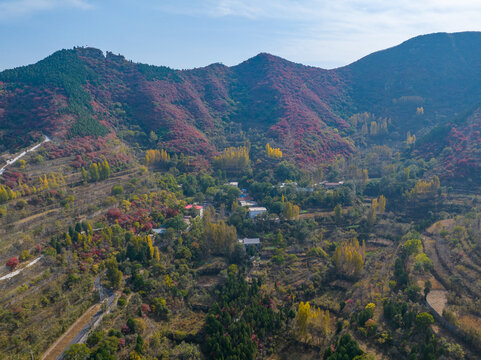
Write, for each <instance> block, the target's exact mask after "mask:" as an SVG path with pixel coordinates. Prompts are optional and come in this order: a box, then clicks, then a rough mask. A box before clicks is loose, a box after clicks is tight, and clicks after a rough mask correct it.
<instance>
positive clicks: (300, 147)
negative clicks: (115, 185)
mask: <svg viewBox="0 0 481 360" xmlns="http://www.w3.org/2000/svg"><path fill="white" fill-rule="evenodd" d="M480 45H481V33H474V32H468V33H456V34H445V33H439V34H431V35H425V36H419V37H416V38H413V39H411V40H408V41H406V42H404V43H402V44H401V45H399V46H396V47H393V48H390V49H387V50H383V51H380V52H377V53H374V54H371V55H369V56H367V57H365V58H363V59H360V60H359V61H357V62H355V63H353V64H351V65H348V66H346V67H343V68H339V69H334V70H324V69H320V68H315V67H309V66H303V65H301V64H295V63H292V62H289V61H287V60H284V59H281V58H278V57H275V56H272V55H269V54H259V55H257V56H256V57H254V58H252V59H249V60H247V61H245V62H243V63H241V64H239V65H237V66H233V67H227V66H224V65H222V64H213V65H210V66H207V67H204V68H198V69H193V70H183V71H179V70H173V69H170V68H167V67H157V66H151V65H145V64H136V63H133V62H131V61H128V60H126V59H125V58H124V57H123V56H120V55H114V54H112V53H107V54H105V55H104V54H103V53H102V52H101V51H100V50H97V49H92V48H75V49H72V50H61V51H58V52H56V53H54V54H53V55H51V56H49V57H48V58H46V59H44V60H42V61H40V62H38V63H37V64H34V65H30V66H26V67H21V68H16V69H13V70H7V71H4V72H2V73H0V151H4V150H6V149H9V150H12V149H15V148H17V147H20V146H24V145H25V143H28V142H31V141H33V140H35V138H38V137H39V136H40V134H41V133H46V134H48V135H52V136H54V137H58V138H70V137H75V136H87V135H90V136H103V135H105V134H106V133H108V132H115V133H117V134H118V135H122V136H124V138H125V136H127V137H129V136H130V140H131V141H133V142H134V143H138V144H140V145H141V146H143V147H153V146H159V147H163V148H166V149H167V150H169V151H176V152H183V153H186V154H200V155H202V156H206V157H211V156H212V155H214V154H215V153H217V152H218V151H219V150H222V148H224V147H226V146H228V145H230V144H231V143H232V140H233V139H234V140H237V142H238V143H242V142H244V141H246V140H247V139H250V140H251V141H252V140H253V139H254V138H255V139H256V140H254V141H257V142H259V143H258V144H257V145H258V146H264V145H265V143H266V142H268V141H270V142H272V143H274V144H275V146H278V147H280V148H281V150H283V151H284V153H285V155H286V157H287V158H288V159H291V160H296V161H297V162H299V163H300V164H303V165H304V166H307V167H309V166H314V165H316V164H318V163H319V162H322V161H329V160H331V159H333V158H334V157H335V156H337V155H344V156H349V155H350V154H352V153H353V152H354V151H355V149H354V146H353V140H351V137H352V139H356V136H353V135H356V134H357V133H358V132H361V125H360V124H357V127H356V126H353V124H352V123H349V121H348V120H349V117H350V116H351V115H353V114H356V113H361V112H367V113H370V114H372V115H370V117H367V118H366V119H389V125H385V124H382V125H383V126H384V128H383V129H384V130H383V132H381V133H378V134H377V135H378V136H377V139H376V141H377V143H380V142H381V143H382V142H384V141H388V140H389V141H394V142H399V141H404V140H405V138H406V134H407V132H410V133H417V134H418V139H419V138H420V137H421V136H422V135H424V134H426V133H428V132H429V130H430V129H431V128H433V127H435V126H438V125H443V124H448V123H449V121H450V119H452V118H453V117H455V116H456V114H459V113H462V112H463V111H465V110H466V109H467V108H470V107H471V106H472V105H473V104H475V103H477V102H478V101H479V98H480V94H481V82H480V80H479V79H480V78H481V77H480V75H481V46H480ZM366 121H367V120H366ZM369 121H370V120H369ZM382 121H384V122H385V123H386V122H387V120H382ZM367 125H369V124H367ZM233 129H234V130H233ZM364 131H365V130H364ZM126 134H127V135H126ZM253 134H255V136H254V135H253ZM236 135H237V138H236ZM379 135H382V136H379ZM259 139H260V140H259Z"/></svg>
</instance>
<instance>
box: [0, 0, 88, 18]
mask: <svg viewBox="0 0 481 360" xmlns="http://www.w3.org/2000/svg"><path fill="white" fill-rule="evenodd" d="M58 8H76V9H81V10H87V9H91V8H92V5H91V4H89V3H88V2H86V1H84V0H9V1H0V20H2V21H8V20H14V19H17V18H19V17H24V16H29V15H32V14H35V13H38V12H42V11H49V10H54V9H58Z"/></svg>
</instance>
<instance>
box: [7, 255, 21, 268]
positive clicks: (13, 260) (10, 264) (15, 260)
mask: <svg viewBox="0 0 481 360" xmlns="http://www.w3.org/2000/svg"><path fill="white" fill-rule="evenodd" d="M18 264H20V261H19V260H18V257H17V256H14V257H11V258H10V259H8V261H7V263H6V265H7V267H8V268H10V270H13V269H15V268H16V267H17V266H18Z"/></svg>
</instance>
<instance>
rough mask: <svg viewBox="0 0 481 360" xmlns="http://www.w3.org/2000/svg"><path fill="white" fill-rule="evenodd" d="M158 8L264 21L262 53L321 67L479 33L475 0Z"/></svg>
mask: <svg viewBox="0 0 481 360" xmlns="http://www.w3.org/2000/svg"><path fill="white" fill-rule="evenodd" d="M162 9H163V10H164V11H167V12H169V11H170V12H175V13H177V14H185V15H191V16H205V17H211V18H223V17H237V18H246V19H248V20H249V21H258V22H262V21H266V20H268V21H270V23H272V24H273V29H272V34H269V35H270V36H272V37H273V41H272V45H271V48H270V49H266V50H267V51H271V52H273V53H275V54H277V55H280V56H283V57H286V58H288V59H290V60H293V61H297V62H303V63H310V64H313V65H319V66H326V67H332V66H340V65H344V64H347V63H349V62H351V61H354V60H357V59H358V58H359V57H361V56H363V55H367V54H368V53H370V52H373V51H376V50H380V49H383V48H386V47H390V46H393V45H396V44H398V43H399V42H402V41H403V40H406V39H408V38H410V37H412V36H416V35H420V34H425V33H432V32H441V31H445V32H456V31H466V30H481V23H480V22H479V18H481V2H480V1H479V0H457V1H452V0H421V1H420V0H398V1H386V0H262V1H259V0H202V1H199V0H193V1H183V2H182V1H179V2H178V3H177V4H176V5H174V6H171V7H170V8H165V7H162ZM286 25H288V26H286ZM277 26H278V28H279V29H282V31H278V30H277V29H276V27H277ZM286 28H288V29H289V30H288V31H287V32H286V30H285V29H286Z"/></svg>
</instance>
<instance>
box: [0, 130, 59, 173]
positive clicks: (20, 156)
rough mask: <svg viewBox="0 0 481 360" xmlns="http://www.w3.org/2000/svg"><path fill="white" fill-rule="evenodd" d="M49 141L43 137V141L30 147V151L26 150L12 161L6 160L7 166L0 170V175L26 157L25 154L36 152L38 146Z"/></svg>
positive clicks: (46, 137)
mask: <svg viewBox="0 0 481 360" xmlns="http://www.w3.org/2000/svg"><path fill="white" fill-rule="evenodd" d="M49 141H51V140H50V138H49V137H48V136H47V135H45V140H43V141H42V142H41V143H40V144H37V145H35V146H33V147H31V148H30V149H27V150H25V151H23V152H21V153H20V154H19V155H17V156H16V157H14V158H13V159H10V160H7V164H6V165H4V166H2V167H1V168H0V175H2V174H3V173H4V172H5V169H6V168H7V166H9V165H12V164H15V163H16V162H17V161H18V160H20V159H21V158H23V157H24V156H25V155H27V153H29V152H32V151H35V150H37V149H38V148H39V147H40V146H42V144H44V143H46V142H49Z"/></svg>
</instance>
